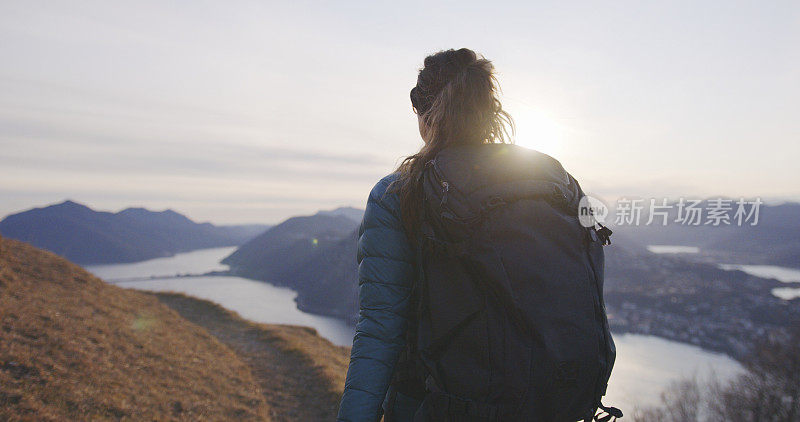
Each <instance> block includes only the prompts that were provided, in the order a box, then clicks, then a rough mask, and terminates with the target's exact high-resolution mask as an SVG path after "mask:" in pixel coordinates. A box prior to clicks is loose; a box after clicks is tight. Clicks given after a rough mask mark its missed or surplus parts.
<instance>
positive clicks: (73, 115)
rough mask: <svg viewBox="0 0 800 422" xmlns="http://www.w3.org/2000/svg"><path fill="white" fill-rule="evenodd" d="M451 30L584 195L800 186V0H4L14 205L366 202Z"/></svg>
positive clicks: (0, 17) (284, 206)
mask: <svg viewBox="0 0 800 422" xmlns="http://www.w3.org/2000/svg"><path fill="white" fill-rule="evenodd" d="M451 47H454V48H458V47H470V48H473V49H475V50H476V51H478V52H480V53H483V54H484V55H485V56H486V57H487V58H489V59H491V60H493V61H494V63H495V66H496V68H497V70H498V77H499V79H500V83H501V86H502V88H503V91H504V96H503V99H504V104H505V106H506V108H507V109H508V110H509V111H510V112H511V114H512V115H513V116H514V118H515V119H516V121H517V124H518V129H519V133H518V141H519V143H521V144H524V145H527V146H531V147H535V148H539V149H541V150H543V151H544V152H548V153H551V154H552V155H554V156H556V158H558V159H560V160H561V162H562V163H563V165H564V167H565V168H567V170H569V171H570V172H572V173H573V174H574V175H575V176H576V177H577V178H578V179H579V180H580V181H581V183H582V185H583V186H584V189H585V190H587V191H589V192H593V193H595V194H597V195H601V196H604V197H606V198H614V197H616V196H622V195H638V196H645V197H661V196H671V197H675V196H681V195H684V196H718V195H726V196H731V197H739V196H762V197H764V198H765V199H773V200H775V199H793V200H797V199H800V170H798V162H800V3H798V2H796V1H787V2H777V1H770V2H756V1H752V2H733V1H719V2H710V1H707V2H697V1H687V2H645V1H631V2H627V1H615V2H597V1H592V2H585V3H577V2H565V1H553V2H530V1H526V2H518V3H499V2H489V1H481V2H477V3H472V2H465V1H458V2H449V3H433V2H430V1H425V2H408V1H406V2H374V1H372V2H349V3H344V2H318V3H311V2H302V1H292V2H271V1H264V0H261V1H252V2H251V1H226V2H202V1H186V2H168V1H154V2H146V1H137V2H130V3H125V2H109V1H96V2H81V1H61V2H38V1H8V0H0V217H1V216H3V215H5V214H8V213H11V212H16V211H20V210H23V209H27V208H30V207H32V206H42V205H46V204H49V203H53V202H56V201H61V200H63V199H66V198H70V199H74V200H76V201H79V202H83V203H86V204H87V205H89V206H92V207H94V208H97V209H102V210H119V209H121V208H124V207H127V206H145V207H148V208H151V209H164V208H172V209H175V210H177V211H180V212H183V213H185V214H187V215H188V216H190V217H191V218H193V219H195V220H199V221H212V222H215V223H239V222H270V223H274V222H278V221H280V220H282V219H283V218H285V217H288V216H291V215H296V214H304V213H312V212H314V211H316V210H318V209H320V208H333V207H336V206H340V205H352V206H357V207H363V205H364V203H365V199H366V195H367V193H368V191H369V189H370V188H371V186H372V185H373V184H374V183H375V182H376V181H377V180H378V179H379V178H380V177H382V176H383V175H385V174H387V173H389V172H390V171H391V170H392V169H393V168H394V166H395V165H396V164H397V162H398V160H399V158H401V157H402V156H404V155H408V154H411V153H413V152H414V151H415V150H416V149H418V148H419V146H420V144H421V141H420V139H419V134H418V132H417V124H416V117H415V116H414V115H413V114H412V111H411V105H410V102H409V99H408V91H409V89H410V88H411V87H412V86H413V84H414V82H415V80H416V72H417V69H418V68H419V66H420V65H421V64H422V59H423V58H424V56H425V55H426V54H429V53H431V52H434V51H437V50H440V49H444V48H451Z"/></svg>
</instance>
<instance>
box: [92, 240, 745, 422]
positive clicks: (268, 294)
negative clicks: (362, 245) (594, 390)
mask: <svg viewBox="0 0 800 422" xmlns="http://www.w3.org/2000/svg"><path fill="white" fill-rule="evenodd" d="M234 249H235V248H213V249H204V250H199V251H193V252H188V253H182V254H178V255H175V256H174V257H170V258H157V259H153V260H149V261H143V262H137V263H132V264H114V265H96V266H88V267H86V268H87V270H89V271H91V272H93V273H94V274H96V275H97V276H99V277H101V278H103V279H105V280H106V281H108V282H110V283H113V284H115V285H117V286H120V287H126V288H132V289H141V290H149V291H175V292H181V293H186V294H188V295H191V296H195V297H198V298H202V299H208V300H211V301H213V302H216V303H218V304H220V305H222V306H224V307H225V308H228V309H230V310H233V311H236V312H238V313H239V315H241V316H242V317H244V318H247V319H250V320H252V321H257V322H264V323H277V324H294V325H306V326H310V327H314V328H315V329H316V330H317V332H319V334H320V335H321V336H323V337H325V338H327V339H329V340H330V341H332V342H333V343H335V344H339V345H347V346H349V345H350V344H351V342H352V339H353V330H354V329H353V327H352V326H349V325H347V324H346V323H344V322H343V321H341V320H339V319H335V318H329V317H324V316H319V315H312V314H308V313H305V312H302V311H300V310H298V309H297V307H296V306H295V302H294V298H295V296H296V294H295V292H294V291H292V290H290V289H287V288H282V287H276V286H273V285H271V284H269V283H264V282H259V281H253V280H248V279H244V278H241V277H228V276H196V277H186V276H183V277H177V276H176V275H182V274H203V273H207V272H209V271H217V270H224V269H226V266H224V265H221V264H220V263H219V261H220V260H221V259H222V258H224V257H225V256H227V255H229V254H230V253H231V252H233V250H234ZM614 340H615V342H616V345H617V363H616V365H615V367H614V372H613V375H612V378H611V382H610V384H609V387H608V394H607V395H606V398H604V399H603V402H604V403H605V404H607V405H611V406H616V407H620V408H622V409H623V411H625V410H627V411H628V412H631V411H632V410H633V408H634V406H640V407H641V406H647V405H655V404H658V403H659V395H660V393H661V391H662V390H663V389H664V388H666V387H667V386H668V385H669V384H670V383H671V382H673V381H676V380H678V379H681V378H686V377H692V376H695V375H697V376H699V377H701V378H702V377H706V376H708V375H709V374H711V373H712V372H713V373H715V374H716V376H718V377H719V378H721V379H726V378H728V377H731V376H732V375H734V374H736V373H739V372H740V371H742V368H741V366H740V365H739V364H738V363H737V362H736V361H734V360H733V359H731V358H729V357H727V356H725V355H723V354H719V353H712V352H708V351H705V350H703V349H701V348H699V347H696V346H693V345H689V344H684V343H679V342H675V341H671V340H665V339H662V338H658V337H654V336H644V335H636V334H618V335H615V336H614Z"/></svg>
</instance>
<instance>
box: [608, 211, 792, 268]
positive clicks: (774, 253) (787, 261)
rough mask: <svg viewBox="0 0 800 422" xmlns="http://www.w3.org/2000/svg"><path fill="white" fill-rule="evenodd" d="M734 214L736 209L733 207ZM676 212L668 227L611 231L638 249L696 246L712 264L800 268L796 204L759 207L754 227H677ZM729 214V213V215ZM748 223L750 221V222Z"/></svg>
mask: <svg viewBox="0 0 800 422" xmlns="http://www.w3.org/2000/svg"><path fill="white" fill-rule="evenodd" d="M733 208H734V210H735V209H736V205H733ZM676 213H677V211H676V210H675V209H674V208H673V210H672V211H671V212H670V213H669V216H668V224H667V225H666V226H664V225H661V220H662V219H661V218H659V217H656V218H654V222H653V223H651V224H644V223H645V222H646V221H647V217H646V216H643V217H642V220H641V222H640V224H639V225H622V226H617V227H614V231H615V232H616V233H617V234H618V235H621V236H624V237H625V239H626V240H628V241H629V242H631V243H634V244H636V245H639V246H643V247H644V246H647V245H681V246H696V247H698V248H699V249H700V254H701V255H702V256H706V257H710V258H711V259H712V260H713V261H715V262H723V263H735V264H770V265H780V266H786V267H794V268H800V204H798V203H785V204H781V205H761V206H760V207H759V215H758V224H756V225H750V222H746V223H744V224H742V225H741V226H739V225H737V224H736V223H735V222H734V221H732V222H731V224H728V225H726V224H721V225H719V226H713V225H707V224H703V223H704V221H703V222H701V225H681V224H679V223H675V219H676ZM731 214H732V213H731ZM751 221H752V220H751Z"/></svg>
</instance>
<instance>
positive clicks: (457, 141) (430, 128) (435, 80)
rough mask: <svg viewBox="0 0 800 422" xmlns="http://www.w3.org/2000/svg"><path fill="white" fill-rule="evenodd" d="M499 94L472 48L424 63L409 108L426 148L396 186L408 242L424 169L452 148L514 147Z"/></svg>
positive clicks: (490, 70)
mask: <svg viewBox="0 0 800 422" xmlns="http://www.w3.org/2000/svg"><path fill="white" fill-rule="evenodd" d="M499 91H500V88H499V86H498V84H497V79H496V78H495V76H494V66H492V63H491V62H490V61H489V60H486V59H485V58H483V57H482V56H479V55H478V54H475V52H474V51H472V50H470V49H468V48H461V49H458V50H445V51H440V52H438V53H436V54H432V55H430V56H428V57H426V58H425V62H424V66H423V68H422V69H420V70H419V74H418V76H417V84H416V86H414V88H412V89H411V105H412V106H413V108H414V112H415V113H417V117H418V120H419V129H420V135H421V136H422V139H423V140H424V141H425V145H423V146H422V148H421V149H420V150H419V151H418V152H417V153H416V154H414V155H411V156H408V157H406V158H405V159H404V160H403V162H402V163H401V164H400V166H399V167H398V168H397V172H398V173H400V176H399V178H398V180H397V182H395V185H394V186H393V190H394V191H396V192H397V193H398V195H399V197H400V206H401V212H402V218H403V224H404V226H405V227H406V232H407V233H408V234H409V236H411V237H413V236H414V234H415V232H416V229H417V228H418V226H419V218H420V214H419V212H420V208H421V203H422V187H421V184H420V179H421V175H422V171H423V170H424V168H425V163H427V162H428V161H430V160H431V159H432V158H433V157H435V156H436V154H437V153H438V152H439V151H441V150H442V149H444V148H445V147H448V146H453V145H476V144H484V143H501V142H507V141H510V139H509V132H510V133H511V134H513V133H514V122H513V120H512V119H511V116H510V115H509V114H508V113H506V112H505V111H504V110H503V107H502V105H501V104H500V100H499V99H498V98H497V94H498V92H499Z"/></svg>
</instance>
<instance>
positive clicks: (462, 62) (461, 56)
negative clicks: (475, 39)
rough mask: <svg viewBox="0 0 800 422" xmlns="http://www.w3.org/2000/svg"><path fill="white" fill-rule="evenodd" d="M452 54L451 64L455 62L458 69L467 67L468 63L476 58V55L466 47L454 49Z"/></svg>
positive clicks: (473, 61) (471, 62)
mask: <svg viewBox="0 0 800 422" xmlns="http://www.w3.org/2000/svg"><path fill="white" fill-rule="evenodd" d="M452 56H453V58H452V60H453V64H455V66H456V68H458V69H459V70H463V69H465V68H467V67H468V66H469V65H471V64H473V63H475V62H476V61H477V60H478V56H477V55H476V54H475V52H474V51H472V50H470V49H468V48H460V49H458V50H455V51H454V52H453V54H452Z"/></svg>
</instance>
